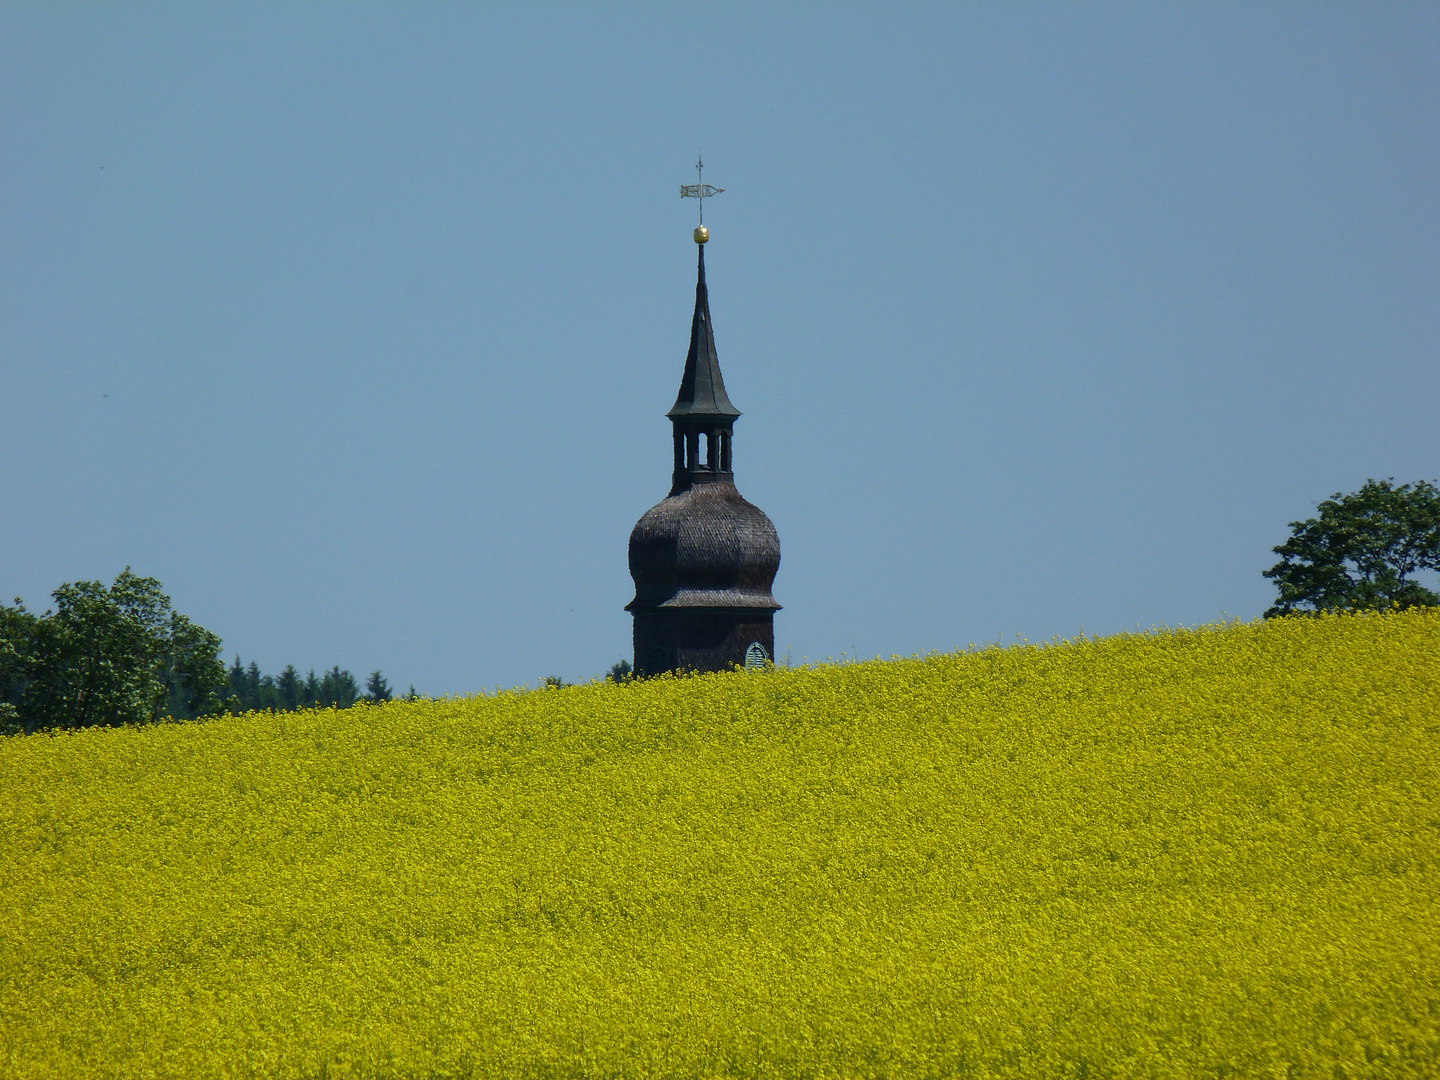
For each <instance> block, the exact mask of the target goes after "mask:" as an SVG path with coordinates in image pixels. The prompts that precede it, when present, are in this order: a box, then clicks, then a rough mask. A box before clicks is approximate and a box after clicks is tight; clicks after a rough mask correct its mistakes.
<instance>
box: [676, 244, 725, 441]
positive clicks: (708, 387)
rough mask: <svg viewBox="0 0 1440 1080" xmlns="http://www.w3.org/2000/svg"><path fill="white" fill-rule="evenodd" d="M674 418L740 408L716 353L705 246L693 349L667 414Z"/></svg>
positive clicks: (692, 331) (722, 413) (692, 324)
mask: <svg viewBox="0 0 1440 1080" xmlns="http://www.w3.org/2000/svg"><path fill="white" fill-rule="evenodd" d="M665 415H666V416H668V417H670V419H672V420H680V419H684V418H686V417H696V418H705V417H712V416H714V417H731V418H733V417H736V416H739V415H740V410H739V409H737V408H735V406H734V405H731V404H730V398H729V396H728V395H727V394H726V393H725V380H724V379H723V378H722V377H721V376H720V361H719V360H718V359H717V358H716V356H715V331H714V330H713V329H712V328H711V326H710V294H709V293H708V292H707V291H706V290H705V248H704V247H703V246H701V247H700V277H699V280H698V281H696V283H695V317H694V318H693V319H692V320H691V322H690V352H689V355H687V356H686V357H685V377H684V378H683V379H681V380H680V393H679V395H678V396H676V398H675V404H674V405H673V406H672V407H671V409H670V411H669V412H668V413H666V414H665Z"/></svg>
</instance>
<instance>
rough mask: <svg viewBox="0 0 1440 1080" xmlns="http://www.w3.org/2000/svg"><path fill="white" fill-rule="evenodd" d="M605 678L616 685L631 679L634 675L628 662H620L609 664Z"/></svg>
mask: <svg viewBox="0 0 1440 1080" xmlns="http://www.w3.org/2000/svg"><path fill="white" fill-rule="evenodd" d="M605 677H606V678H607V679H609V680H610V681H611V682H618V683H623V682H625V681H626V680H627V679H630V678H633V677H634V673H633V671H632V670H631V668H630V661H629V660H621V661H619V662H618V663H615V664H611V665H610V670H609V671H608V672H606V674H605Z"/></svg>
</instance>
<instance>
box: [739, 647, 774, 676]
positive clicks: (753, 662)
mask: <svg viewBox="0 0 1440 1080" xmlns="http://www.w3.org/2000/svg"><path fill="white" fill-rule="evenodd" d="M769 663H770V654H769V653H768V652H766V651H765V646H764V645H761V644H760V643H759V642H758V641H752V642H751V643H750V647H749V648H748V649H746V650H745V670H747V671H755V670H757V669H759V668H763V667H765V666H766V665H767V664H769Z"/></svg>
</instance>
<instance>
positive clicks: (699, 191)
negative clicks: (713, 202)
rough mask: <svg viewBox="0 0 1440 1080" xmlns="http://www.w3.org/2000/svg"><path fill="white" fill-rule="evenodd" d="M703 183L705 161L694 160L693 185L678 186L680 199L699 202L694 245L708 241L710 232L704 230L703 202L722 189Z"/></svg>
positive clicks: (701, 158) (702, 159)
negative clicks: (697, 200)
mask: <svg viewBox="0 0 1440 1080" xmlns="http://www.w3.org/2000/svg"><path fill="white" fill-rule="evenodd" d="M704 181H705V159H704V158H703V157H697V158H696V159H695V183H693V184H681V185H680V198H682V199H699V200H700V225H699V227H698V228H697V229H696V230H695V243H697V244H703V243H705V241H706V240H709V239H710V230H709V229H707V228H705V200H706V199H709V198H711V197H712V196H715V195H719V194H720V193H721V192H722V191H724V190H725V189H724V188H718V187H713V186H711V185H710V184H707V183H705V182H704Z"/></svg>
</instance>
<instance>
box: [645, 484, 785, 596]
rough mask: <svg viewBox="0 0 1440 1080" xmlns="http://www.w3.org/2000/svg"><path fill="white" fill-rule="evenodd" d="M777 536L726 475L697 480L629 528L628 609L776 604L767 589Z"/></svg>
mask: <svg viewBox="0 0 1440 1080" xmlns="http://www.w3.org/2000/svg"><path fill="white" fill-rule="evenodd" d="M779 569H780V537H779V536H777V535H776V533H775V526H774V525H772V524H771V522H770V519H769V518H768V517H766V516H765V514H764V512H763V511H761V510H760V509H759V507H757V506H755V505H754V504H753V503H751V502H747V501H746V500H745V498H744V497H743V496H742V495H741V494H740V492H738V491H737V490H735V485H734V484H733V483H731V482H730V481H728V480H718V481H713V482H710V483H704V484H697V485H695V486H694V487H692V488H689V489H687V490H685V491H682V492H680V493H679V494H678V495H671V496H670V497H668V498H667V499H665V500H664V501H663V502H661V503H659V504H658V505H656V506H652V507H651V508H650V509H649V510H648V511H646V513H645V516H644V517H642V518H641V519H640V520H639V521H638V522H636V524H635V529H634V531H633V532H631V534H630V576H631V577H633V578H634V579H635V599H634V600H632V601H630V603H629V604H628V605H626V608H625V610H626V611H653V610H658V609H662V608H694V607H702V608H752V609H758V610H760V611H778V610H779V609H780V605H779V604H777V603H776V602H775V597H774V596H773V595H772V594H771V592H770V589H771V587H772V586H773V584H774V582H775V573H776V571H778V570H779Z"/></svg>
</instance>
